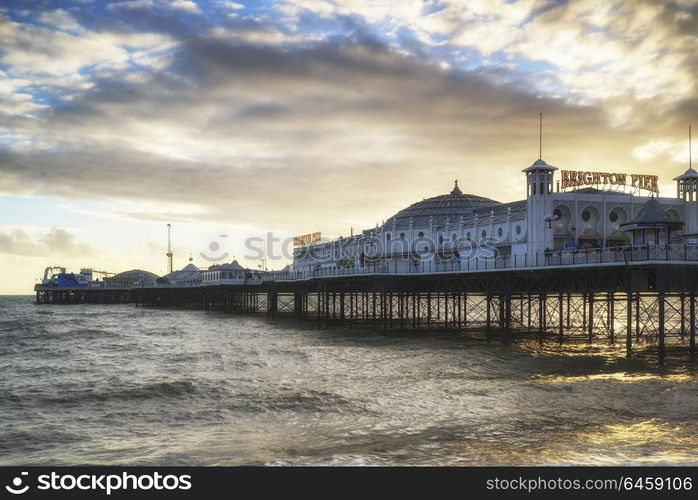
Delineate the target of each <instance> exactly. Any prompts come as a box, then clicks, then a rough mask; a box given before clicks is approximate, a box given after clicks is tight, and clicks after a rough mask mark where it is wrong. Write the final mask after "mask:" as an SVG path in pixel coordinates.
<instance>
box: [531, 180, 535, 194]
mask: <svg viewBox="0 0 698 500" xmlns="http://www.w3.org/2000/svg"><path fill="white" fill-rule="evenodd" d="M531 187H532V188H533V193H531V194H534V195H535V194H536V183H535V182H534V183H533V184H531Z"/></svg>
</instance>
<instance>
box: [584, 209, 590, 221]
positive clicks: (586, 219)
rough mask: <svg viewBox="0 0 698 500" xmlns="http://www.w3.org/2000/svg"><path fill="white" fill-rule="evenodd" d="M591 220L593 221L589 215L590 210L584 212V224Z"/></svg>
mask: <svg viewBox="0 0 698 500" xmlns="http://www.w3.org/2000/svg"><path fill="white" fill-rule="evenodd" d="M589 219H591V214H590V213H589V210H584V211H583V212H582V220H583V221H584V222H587V221H588V220H589Z"/></svg>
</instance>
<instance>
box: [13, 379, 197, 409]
mask: <svg viewBox="0 0 698 500" xmlns="http://www.w3.org/2000/svg"><path fill="white" fill-rule="evenodd" d="M197 391H198V388H197V386H196V384H194V382H192V381H191V380H177V381H173V382H154V383H150V384H142V385H132V386H129V387H124V388H120V389H119V388H114V389H106V390H99V389H98V390H95V389H88V390H69V391H65V392H62V393H61V392H59V393H57V394H55V395H53V396H45V395H43V396H42V395H38V394H29V393H27V394H8V395H5V396H0V401H2V400H5V401H8V402H14V403H29V402H36V403H43V404H65V405H79V404H82V403H89V402H95V401H100V402H106V401H129V400H144V399H154V398H178V397H184V396H192V395H195V394H196V393H197Z"/></svg>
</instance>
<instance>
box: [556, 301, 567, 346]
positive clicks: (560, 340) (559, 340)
mask: <svg viewBox="0 0 698 500" xmlns="http://www.w3.org/2000/svg"><path fill="white" fill-rule="evenodd" d="M563 304H564V300H563V298H562V294H560V295H559V296H558V298H557V307H558V314H559V315H560V321H559V324H558V326H557V328H558V330H557V343H558V344H560V345H562V343H563V341H564V339H565V337H564V332H565V323H564V321H565V316H564V314H563V311H562V306H563Z"/></svg>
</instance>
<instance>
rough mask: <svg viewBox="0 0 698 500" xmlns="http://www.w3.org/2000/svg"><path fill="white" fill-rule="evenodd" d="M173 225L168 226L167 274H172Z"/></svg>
mask: <svg viewBox="0 0 698 500" xmlns="http://www.w3.org/2000/svg"><path fill="white" fill-rule="evenodd" d="M171 227H172V225H171V224H168V225H167V272H168V273H171V272H172V242H171V239H170V228H171Z"/></svg>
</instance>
